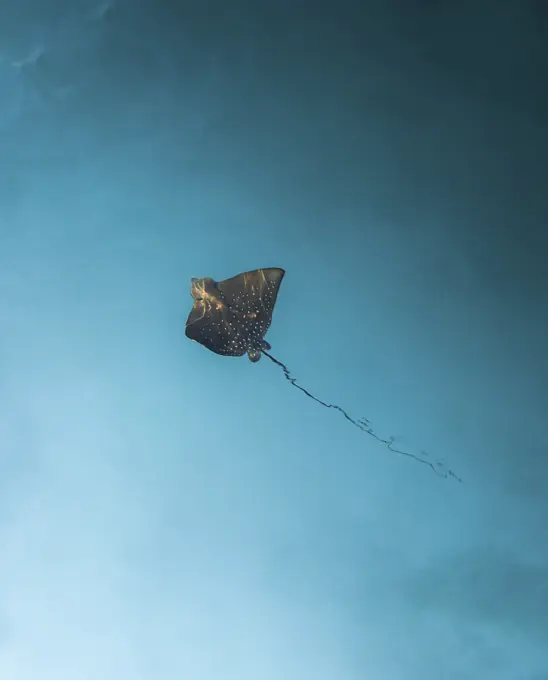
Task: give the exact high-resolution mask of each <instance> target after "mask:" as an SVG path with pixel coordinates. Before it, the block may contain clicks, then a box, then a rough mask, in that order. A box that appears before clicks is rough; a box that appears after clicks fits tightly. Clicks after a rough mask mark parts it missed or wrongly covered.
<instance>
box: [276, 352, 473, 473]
mask: <svg viewBox="0 0 548 680" xmlns="http://www.w3.org/2000/svg"><path fill="white" fill-rule="evenodd" d="M263 354H264V355H265V356H266V357H268V358H269V359H270V361H272V362H273V363H275V364H276V365H277V366H279V367H280V368H281V369H282V371H283V372H284V375H285V377H286V379H287V380H288V381H289V382H290V383H291V384H292V385H293V387H296V388H297V389H298V390H301V392H304V394H306V396H307V397H310V399H313V400H314V401H315V402H317V403H318V404H321V406H324V407H325V408H332V409H335V410H336V411H339V413H342V415H343V416H344V417H345V418H346V420H348V421H349V422H350V423H352V425H354V426H355V427H357V428H359V429H360V430H361V431H362V432H365V434H368V435H369V436H370V437H373V439H376V440H377V441H378V442H380V443H381V444H384V445H385V446H386V447H387V448H388V449H389V450H390V451H392V452H393V453H397V454H399V455H400V456H406V457H407V458H411V459H413V460H414V461H416V462H417V463H421V464H422V465H426V466H428V467H429V468H430V469H432V470H433V471H434V472H435V473H436V474H437V475H438V477H444V478H448V477H451V478H452V479H455V480H456V481H457V482H460V483H461V484H462V479H461V478H460V477H458V476H457V475H456V474H455V473H454V472H453V470H450V469H449V468H447V467H446V466H445V465H444V463H442V462H441V461H439V460H437V461H431V460H428V459H427V458H421V457H420V456H417V455H415V454H414V453H409V452H408V451H402V450H401V449H397V448H396V447H395V446H394V437H390V438H388V439H385V438H384V437H381V436H379V435H378V434H377V433H376V432H375V431H374V430H373V427H372V426H371V423H370V422H369V420H367V418H360V419H359V420H354V418H351V417H350V416H349V415H348V413H347V412H346V411H345V410H344V409H343V408H341V407H340V406H337V404H328V403H326V402H325V401H322V400H321V399H318V397H315V396H314V395H313V394H311V393H310V392H309V391H308V390H306V389H305V388H304V387H302V386H301V385H299V384H298V383H297V380H296V378H294V377H293V376H292V375H291V372H290V370H289V369H288V368H287V366H286V365H285V364H283V363H282V362H281V361H278V359H276V358H275V357H273V356H272V354H269V353H268V352H267V351H265V350H264V349H263ZM423 455H424V456H426V455H427V454H426V453H423Z"/></svg>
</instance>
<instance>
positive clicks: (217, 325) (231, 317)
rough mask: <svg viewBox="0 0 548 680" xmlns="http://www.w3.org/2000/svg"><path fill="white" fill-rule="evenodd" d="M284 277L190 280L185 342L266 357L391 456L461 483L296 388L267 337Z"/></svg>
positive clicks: (265, 273)
mask: <svg viewBox="0 0 548 680" xmlns="http://www.w3.org/2000/svg"><path fill="white" fill-rule="evenodd" d="M284 276H285V271H284V270H283V269H280V268H279V267H269V268H266V269H255V270H253V271H249V272H244V273H243V274H238V275H237V276H233V277H232V278H230V279H225V280H224V281H215V280H214V279H212V278H211V277H205V278H201V279H200V278H192V279H191V287H190V294H191V295H192V297H193V298H194V305H193V307H192V310H191V311H190V314H189V315H188V319H187V322H186V330H185V334H186V336H187V337H188V338H190V340H193V341H194V342H198V343H199V344H201V345H204V347H207V349H209V350H210V351H211V352H215V354H221V355H223V356H230V357H241V356H243V355H244V354H247V356H248V357H249V360H250V361H252V362H253V363H256V362H257V361H259V360H260V358H261V355H262V354H264V355H265V356H266V357H268V358H269V359H270V361H272V362H273V363H274V364H276V365H277V366H279V367H280V368H281V369H282V371H283V373H284V376H285V378H286V379H287V380H288V381H289V382H290V383H291V384H292V385H293V387H296V388H297V389H298V390H300V391H301V392H303V393H304V394H306V396H307V397H310V399H313V400H314V401H315V402H317V403H318V404H320V405H321V406H324V407H325V408H329V409H334V410H336V411H339V412H340V413H341V414H342V415H343V416H344V417H345V418H346V420H348V421H349V422H350V423H352V424H353V425H355V426H356V427H357V428H359V429H360V430H361V431H362V432H365V433H366V434H368V435H369V436H371V437H373V438H374V439H376V440H377V441H378V442H380V443H381V444H384V445H385V446H386V447H387V448H388V449H389V450H390V451H392V452H393V453H397V454H399V455H401V456H406V457H408V458H412V459H413V460H415V461H416V462H418V463H422V464H423V465H427V466H428V467H430V468H431V469H432V470H433V471H434V472H435V473H436V474H437V475H439V476H441V477H452V478H453V479H455V480H457V481H459V482H462V480H461V479H460V477H458V476H457V475H456V474H455V473H454V472H453V471H452V470H449V469H448V468H446V467H445V465H444V464H443V463H442V462H441V461H431V460H429V459H428V458H427V457H426V455H427V454H425V453H423V455H424V456H425V458H421V457H420V456H417V455H415V454H413V453H409V452H408V451H403V450H401V449H399V448H396V447H395V446H394V441H395V439H394V437H390V438H388V439H386V438H384V437H381V436H379V435H378V434H377V433H376V432H375V431H374V430H373V427H372V426H371V423H370V422H369V420H367V419H366V418H360V419H359V420H355V419H354V418H351V417H350V416H349V415H348V413H347V412H346V411H345V410H344V409H343V408H341V407H340V406H337V405H336V404H328V403H327V402H325V401H322V400H321V399H318V397H315V396H314V395H313V394H312V393H311V392H309V391H308V390H306V389H305V388H304V387H302V386H301V385H299V384H298V383H297V381H296V379H295V378H293V376H292V375H291V372H290V371H289V369H288V368H287V366H286V365H285V364H283V363H282V362H281V361H279V360H278V359H276V358H275V357H273V356H272V355H271V354H270V353H269V350H270V349H271V346H270V344H269V343H268V342H267V341H266V340H265V339H264V336H265V335H266V333H267V331H268V329H269V327H270V324H271V323H272V313H273V311H274V305H275V304H276V300H277V297H278V291H279V289H280V284H281V282H282V279H283V278H284Z"/></svg>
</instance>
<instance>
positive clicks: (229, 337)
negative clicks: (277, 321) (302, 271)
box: [185, 267, 285, 363]
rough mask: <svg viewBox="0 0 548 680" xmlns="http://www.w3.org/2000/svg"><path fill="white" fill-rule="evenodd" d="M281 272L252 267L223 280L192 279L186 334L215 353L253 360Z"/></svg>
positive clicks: (263, 342)
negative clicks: (191, 301) (245, 355)
mask: <svg viewBox="0 0 548 680" xmlns="http://www.w3.org/2000/svg"><path fill="white" fill-rule="evenodd" d="M284 274H285V271H284V270H283V269H280V268H279V267H269V268H265V269H255V270H253V271H249V272H244V273H243V274H238V275H237V276H233V277H232V278H230V279H225V280H224V281H215V280H214V279H212V278H211V277H206V278H202V279H198V278H193V279H192V283H191V289H190V292H191V295H192V297H193V299H194V305H193V307H192V309H191V311H190V314H189V316H188V319H187V322H186V330H185V333H186V336H187V337H188V338H190V340H193V341H194V342H198V343H200V344H201V345H203V346H204V347H207V349H209V350H210V351H211V352H214V353H215V354H221V355H223V356H232V357H239V356H243V355H244V354H246V353H247V355H248V357H249V360H250V361H252V362H254V363H255V362H257V361H259V359H260V358H261V350H262V349H270V345H269V344H268V342H266V340H265V339H264V336H265V334H266V332H267V331H268V329H269V327H270V324H271V323H272V312H273V311H274V305H275V304H276V299H277V297H278V290H279V288H280V284H281V282H282V279H283V277H284Z"/></svg>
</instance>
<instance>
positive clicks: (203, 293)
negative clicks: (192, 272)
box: [190, 276, 215, 300]
mask: <svg viewBox="0 0 548 680" xmlns="http://www.w3.org/2000/svg"><path fill="white" fill-rule="evenodd" d="M214 291H215V281H214V280H213V279H212V278H211V277H210V276H206V277H205V278H203V279H198V278H196V277H192V278H191V279H190V294H191V295H192V297H193V298H194V299H195V300H203V299H205V298H207V297H210V296H211V295H212V294H213V292H214Z"/></svg>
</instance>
